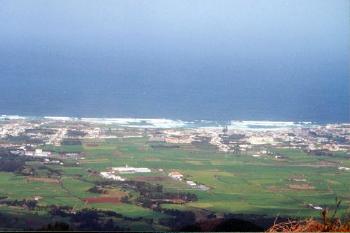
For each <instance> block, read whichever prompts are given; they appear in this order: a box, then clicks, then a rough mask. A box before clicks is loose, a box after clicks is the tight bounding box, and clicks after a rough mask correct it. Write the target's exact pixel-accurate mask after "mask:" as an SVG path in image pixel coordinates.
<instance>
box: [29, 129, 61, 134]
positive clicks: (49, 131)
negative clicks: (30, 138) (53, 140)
mask: <svg viewBox="0 0 350 233" xmlns="http://www.w3.org/2000/svg"><path fill="white" fill-rule="evenodd" d="M56 131H57V130H55V129H47V128H35V129H26V130H25V134H39V133H40V134H45V135H53V134H55V133H56Z"/></svg>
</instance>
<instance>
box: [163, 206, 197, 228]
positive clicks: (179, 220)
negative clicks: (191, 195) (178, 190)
mask: <svg viewBox="0 0 350 233" xmlns="http://www.w3.org/2000/svg"><path fill="white" fill-rule="evenodd" d="M162 212H163V213H165V214H167V215H170V216H171V217H170V218H161V219H159V224H161V225H163V226H168V227H170V228H171V229H174V230H176V229H180V228H183V227H184V226H189V225H193V224H194V223H195V222H196V216H195V214H194V213H193V212H191V211H180V210H174V209H163V210H162Z"/></svg>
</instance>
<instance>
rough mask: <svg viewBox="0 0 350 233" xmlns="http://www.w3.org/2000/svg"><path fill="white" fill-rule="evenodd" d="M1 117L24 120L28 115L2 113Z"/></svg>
mask: <svg viewBox="0 0 350 233" xmlns="http://www.w3.org/2000/svg"><path fill="white" fill-rule="evenodd" d="M0 119H10V120H24V119H26V117H23V116H18V115H1V117H0Z"/></svg>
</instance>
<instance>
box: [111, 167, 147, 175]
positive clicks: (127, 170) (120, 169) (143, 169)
mask: <svg viewBox="0 0 350 233" xmlns="http://www.w3.org/2000/svg"><path fill="white" fill-rule="evenodd" d="M112 170H113V171H114V172H118V173H124V174H128V173H131V174H132V173H149V172H151V169H149V168H146V167H138V168H137V167H128V165H125V167H112Z"/></svg>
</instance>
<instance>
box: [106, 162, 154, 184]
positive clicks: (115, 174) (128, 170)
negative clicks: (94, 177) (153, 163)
mask: <svg viewBox="0 0 350 233" xmlns="http://www.w3.org/2000/svg"><path fill="white" fill-rule="evenodd" d="M149 172H151V169H149V168H146V167H129V166H128V165H125V167H112V168H110V169H108V171H104V172H100V175H101V176H102V177H103V178H105V179H110V180H116V181H125V180H126V179H125V178H122V177H121V176H120V175H119V174H135V173H149Z"/></svg>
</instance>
